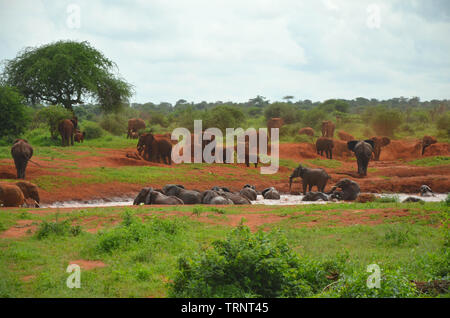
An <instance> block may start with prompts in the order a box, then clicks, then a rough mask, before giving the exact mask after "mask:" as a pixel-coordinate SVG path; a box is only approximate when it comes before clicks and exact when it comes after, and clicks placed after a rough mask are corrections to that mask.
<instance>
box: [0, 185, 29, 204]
mask: <svg viewBox="0 0 450 318" xmlns="http://www.w3.org/2000/svg"><path fill="white" fill-rule="evenodd" d="M24 203H25V196H24V195H23V192H22V190H21V189H20V188H19V187H18V186H17V185H15V184H0V207H1V206H3V207H20V206H22V205H23V204H24Z"/></svg>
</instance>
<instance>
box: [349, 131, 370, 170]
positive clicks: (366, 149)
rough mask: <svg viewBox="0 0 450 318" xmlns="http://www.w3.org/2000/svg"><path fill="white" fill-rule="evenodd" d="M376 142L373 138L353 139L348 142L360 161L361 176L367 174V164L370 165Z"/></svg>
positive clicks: (358, 161)
mask: <svg viewBox="0 0 450 318" xmlns="http://www.w3.org/2000/svg"><path fill="white" fill-rule="evenodd" d="M374 146H375V144H374V142H373V140H370V139H368V140H364V141H362V140H361V141H358V140H352V141H349V142H347V147H348V149H349V150H351V151H353V152H354V153H355V156H356V161H357V163H358V174H359V175H361V176H367V166H368V165H369V161H370V158H371V157H372V152H373V148H374Z"/></svg>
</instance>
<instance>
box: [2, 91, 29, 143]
mask: <svg viewBox="0 0 450 318" xmlns="http://www.w3.org/2000/svg"><path fill="white" fill-rule="evenodd" d="M29 108H30V107H27V106H25V100H24V97H23V96H22V95H20V93H19V92H18V91H17V90H16V89H14V88H12V87H8V86H3V85H0V115H1V125H0V136H1V137H5V136H8V137H9V138H8V142H11V141H13V140H14V139H15V138H17V137H19V135H21V134H22V133H23V132H24V131H25V129H26V128H27V126H28V123H29V121H30V115H29V113H30V112H29V111H28V110H29Z"/></svg>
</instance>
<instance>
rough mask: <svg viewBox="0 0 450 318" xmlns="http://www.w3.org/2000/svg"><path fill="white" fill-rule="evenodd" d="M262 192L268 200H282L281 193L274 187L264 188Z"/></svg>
mask: <svg viewBox="0 0 450 318" xmlns="http://www.w3.org/2000/svg"><path fill="white" fill-rule="evenodd" d="M261 194H262V196H263V197H264V199H266V200H280V193H279V192H278V191H277V189H275V188H274V187H270V188H267V189H264V190H262V191H261Z"/></svg>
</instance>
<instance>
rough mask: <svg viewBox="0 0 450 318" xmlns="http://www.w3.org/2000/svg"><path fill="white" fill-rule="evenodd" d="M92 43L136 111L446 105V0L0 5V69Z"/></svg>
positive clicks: (1, 0) (38, 1)
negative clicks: (352, 103)
mask: <svg viewBox="0 0 450 318" xmlns="http://www.w3.org/2000/svg"><path fill="white" fill-rule="evenodd" d="M59 40H76V41H88V42H89V43H90V44H91V45H92V46H93V47H95V48H96V49H98V50H100V51H101V52H102V53H103V54H104V55H105V56H106V57H108V58H109V59H111V60H113V61H114V62H115V63H116V64H117V66H118V73H119V74H120V76H121V77H122V78H123V79H125V80H126V81H127V82H129V83H131V84H132V85H133V86H134V91H135V94H134V96H133V97H132V99H131V101H132V102H137V103H145V102H149V101H151V102H154V103H159V102H171V103H175V102H176V101H177V100H179V99H185V100H187V101H189V102H191V101H192V102H201V101H208V102H215V101H219V100H220V101H224V102H225V101H233V102H245V101H247V100H249V99H250V98H254V97H255V96H257V95H262V96H264V97H266V98H267V99H269V100H270V101H277V100H278V101H280V100H282V98H283V97H284V96H286V95H291V96H294V100H299V99H301V100H304V99H310V100H312V101H324V100H326V99H330V98H345V99H353V98H356V97H360V96H361V97H366V98H378V99H388V98H393V97H400V96H404V97H413V96H418V97H420V98H421V100H432V99H450V1H447V0H422V1H420V0H386V1H382V0H370V1H366V0H308V1H306V0H304V1H301V0H274V1H270V0H224V1H222V0H170V1H167V0H147V1H144V0H135V1H119V0H99V1H95V0H87V1H84V0H83V1H81V0H80V1H77V0H72V1H64V0H63V1H60V0H58V1H56V0H53V1H47V0H15V1H11V0H0V43H1V44H0V61H1V60H5V59H11V58H14V57H15V56H16V55H17V54H18V52H19V51H21V50H23V49H24V48H25V47H29V46H31V47H36V46H40V45H43V44H47V43H51V42H55V41H59Z"/></svg>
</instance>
